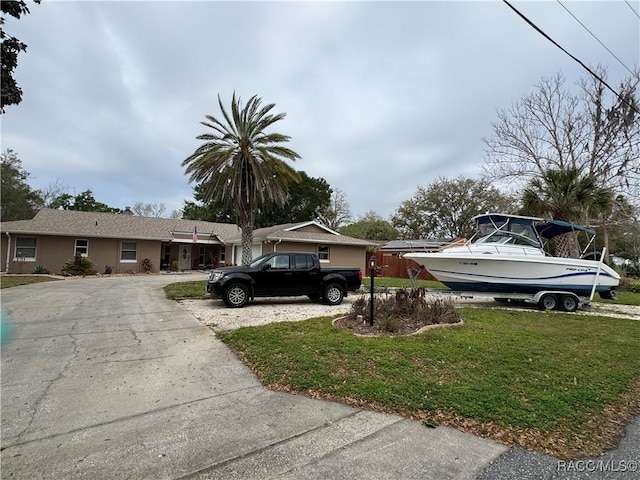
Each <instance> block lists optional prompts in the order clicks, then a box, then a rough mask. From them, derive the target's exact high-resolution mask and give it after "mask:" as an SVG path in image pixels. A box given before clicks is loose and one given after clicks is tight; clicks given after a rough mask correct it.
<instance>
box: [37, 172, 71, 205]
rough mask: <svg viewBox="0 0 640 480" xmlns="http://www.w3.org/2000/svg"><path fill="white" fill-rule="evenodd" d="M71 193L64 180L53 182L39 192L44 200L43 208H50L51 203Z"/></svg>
mask: <svg viewBox="0 0 640 480" xmlns="http://www.w3.org/2000/svg"><path fill="white" fill-rule="evenodd" d="M68 191H69V187H68V186H67V185H66V184H65V183H64V181H63V180H61V179H59V178H56V179H55V180H54V181H53V182H50V183H49V184H48V185H47V186H46V187H44V188H42V189H40V190H38V192H39V193H40V197H41V198H42V205H40V207H39V208H42V207H49V206H50V205H51V203H52V202H53V201H54V200H55V199H56V198H58V197H60V195H63V194H64V193H67V192H68Z"/></svg>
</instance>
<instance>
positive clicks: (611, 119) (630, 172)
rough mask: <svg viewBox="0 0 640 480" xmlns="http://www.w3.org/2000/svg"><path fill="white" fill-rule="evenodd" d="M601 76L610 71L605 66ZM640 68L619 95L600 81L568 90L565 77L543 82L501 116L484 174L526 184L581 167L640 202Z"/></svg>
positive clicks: (587, 80) (490, 141)
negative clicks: (551, 173) (548, 172)
mask: <svg viewBox="0 0 640 480" xmlns="http://www.w3.org/2000/svg"><path fill="white" fill-rule="evenodd" d="M597 72H598V74H599V76H600V77H602V78H605V77H606V71H605V70H604V69H603V68H598V69H597ZM639 84H640V71H636V72H635V73H634V74H632V75H630V76H629V77H628V78H626V79H625V80H624V81H623V82H622V83H621V85H620V86H619V87H618V93H619V96H615V95H613V94H612V93H611V92H609V90H608V89H606V88H605V86H604V85H603V84H602V82H600V81H599V80H597V79H595V78H594V77H591V76H589V77H586V78H583V79H582V80H581V81H580V82H579V87H580V88H579V91H578V93H572V92H571V91H570V90H568V89H567V88H565V80H564V77H563V76H562V74H557V75H556V76H554V77H551V78H545V79H543V80H542V81H541V82H540V83H539V84H538V85H537V88H536V90H535V91H534V92H533V93H532V94H530V95H528V96H526V97H524V98H522V100H520V102H518V103H517V104H515V105H514V106H513V107H512V108H511V109H509V110H502V111H499V112H498V120H497V121H496V122H494V123H493V129H494V134H493V136H491V137H490V138H484V139H483V140H484V142H485V144H486V145H487V147H488V148H487V150H486V164H485V167H484V168H485V174H486V178H490V179H492V180H508V181H515V182H517V183H520V182H522V184H524V183H526V182H528V181H530V180H532V179H534V178H539V177H541V176H543V175H544V174H545V172H547V171H548V170H561V171H564V170H568V169H577V171H579V172H581V173H583V174H584V175H594V176H595V177H596V178H597V180H598V184H599V186H600V187H602V188H611V189H613V190H614V191H615V192H616V193H620V194H624V195H628V196H629V197H631V198H635V199H636V200H640V198H639V194H640V114H639V113H638V107H639V105H640V102H639V101H638V91H637V89H638V85H639Z"/></svg>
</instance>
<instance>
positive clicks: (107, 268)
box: [104, 265, 113, 275]
mask: <svg viewBox="0 0 640 480" xmlns="http://www.w3.org/2000/svg"><path fill="white" fill-rule="evenodd" d="M112 272H113V268H112V267H111V265H105V266H104V274H105V275H111V273H112Z"/></svg>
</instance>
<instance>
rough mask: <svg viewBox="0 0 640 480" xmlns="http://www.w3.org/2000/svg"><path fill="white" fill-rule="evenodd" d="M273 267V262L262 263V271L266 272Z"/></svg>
mask: <svg viewBox="0 0 640 480" xmlns="http://www.w3.org/2000/svg"><path fill="white" fill-rule="evenodd" d="M270 269H271V264H270V263H263V264H262V271H264V272H266V271H267V270H270Z"/></svg>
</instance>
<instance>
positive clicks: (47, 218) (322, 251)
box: [0, 208, 372, 273]
mask: <svg viewBox="0 0 640 480" xmlns="http://www.w3.org/2000/svg"><path fill="white" fill-rule="evenodd" d="M125 212H126V210H125ZM0 233H1V245H0V257H1V262H2V263H1V265H2V267H0V268H2V269H3V270H4V271H5V272H7V273H31V271H32V270H33V268H34V267H35V266H36V265H44V266H45V267H46V268H47V269H48V270H49V271H50V272H52V273H59V272H61V271H62V267H63V266H64V264H65V263H66V262H67V261H69V260H70V259H72V258H73V257H74V256H75V255H76V254H80V255H82V256H83V257H87V258H89V259H90V260H91V261H92V262H93V263H94V264H95V265H96V268H97V270H98V271H99V272H102V271H105V270H106V269H107V267H110V268H111V270H112V271H113V272H114V273H138V272H142V271H144V265H145V264H146V265H148V264H149V263H150V270H149V271H151V272H158V271H160V270H165V269H170V268H177V269H180V270H191V269H199V268H212V267H217V266H224V265H236V264H240V263H241V252H242V240H241V238H242V237H241V230H240V228H239V227H238V226H237V225H232V224H226V223H213V222H203V221H194V220H182V219H169V218H151V217H140V216H136V215H133V214H131V213H129V214H127V213H120V214H114V213H101V212H80V211H74V210H54V209H49V208H44V209H42V210H40V211H39V212H38V213H37V214H36V216H35V217H34V218H33V219H31V220H16V221H11V222H3V223H0ZM370 246H372V244H371V242H367V241H365V240H359V239H355V238H351V237H345V236H343V235H340V234H339V233H337V232H334V231H332V230H330V229H328V228H326V227H323V226H322V225H320V224H318V223H317V222H303V223H298V224H287V225H278V226H274V227H270V228H263V229H258V230H255V231H254V243H253V257H254V258H255V257H257V256H259V255H262V254H263V253H268V252H272V251H275V250H280V251H284V250H285V249H289V250H291V251H301V252H302V251H304V252H314V253H317V254H318V255H319V256H320V258H321V261H322V262H323V263H326V264H327V265H346V266H355V267H360V268H363V269H364V266H365V252H366V249H367V247H370Z"/></svg>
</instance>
